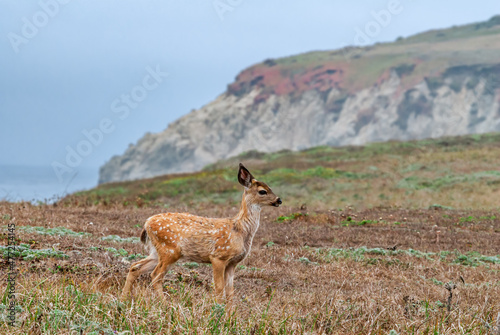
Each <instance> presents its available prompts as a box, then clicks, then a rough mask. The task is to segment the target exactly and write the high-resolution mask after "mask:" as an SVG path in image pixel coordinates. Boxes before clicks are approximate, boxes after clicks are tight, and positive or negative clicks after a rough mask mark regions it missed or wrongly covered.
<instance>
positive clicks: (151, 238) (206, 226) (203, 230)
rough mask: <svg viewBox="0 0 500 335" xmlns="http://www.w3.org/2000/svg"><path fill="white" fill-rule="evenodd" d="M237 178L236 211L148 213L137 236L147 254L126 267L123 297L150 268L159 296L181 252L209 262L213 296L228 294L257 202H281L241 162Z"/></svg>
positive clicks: (254, 222) (253, 227)
mask: <svg viewBox="0 0 500 335" xmlns="http://www.w3.org/2000/svg"><path fill="white" fill-rule="evenodd" d="M238 181H239V183H240V184H241V185H243V186H244V187H245V189H244V191H243V199H242V201H241V207H240V211H239V213H238V214H237V215H236V216H235V217H234V218H225V219H219V218H217V219H216V218H206V217H200V216H195V215H191V214H187V213H164V214H158V215H155V216H152V217H150V218H149V219H147V221H146V223H145V224H144V229H143V230H142V233H141V241H142V243H145V244H146V245H148V246H149V250H150V254H149V256H148V257H147V258H145V259H143V260H141V261H138V262H136V263H134V264H132V266H131V267H130V270H129V273H128V275H127V281H126V283H125V286H124V288H123V292H122V299H125V298H126V297H127V296H128V294H129V293H130V291H131V289H132V284H133V283H134V281H135V280H136V279H137V277H139V276H140V275H141V274H143V273H151V279H152V284H151V285H152V286H153V289H155V290H156V291H157V292H158V293H159V294H160V295H161V296H163V290H162V281H163V277H164V276H165V273H166V272H167V268H168V266H169V265H171V264H173V263H175V262H177V261H178V260H179V259H181V258H183V259H185V260H189V261H193V262H198V263H212V267H213V279H214V284H215V294H216V297H217V300H219V301H220V300H221V299H222V298H223V296H224V291H225V295H226V301H227V302H228V303H230V302H231V301H232V297H233V292H234V289H233V277H234V269H235V267H236V265H237V264H238V263H239V262H241V261H242V260H243V259H245V257H246V256H247V255H248V253H249V252H250V248H251V246H252V240H253V237H254V235H255V233H256V232H257V229H258V228H259V220H260V211H261V208H262V206H275V207H279V205H281V199H280V198H279V197H277V196H276V195H275V194H274V193H273V191H272V190H271V188H269V186H267V185H266V184H265V183H263V182H260V181H257V180H256V179H255V178H254V177H253V176H252V174H251V173H250V171H248V170H247V169H246V168H245V167H244V166H243V164H241V163H240V166H239V171H238Z"/></svg>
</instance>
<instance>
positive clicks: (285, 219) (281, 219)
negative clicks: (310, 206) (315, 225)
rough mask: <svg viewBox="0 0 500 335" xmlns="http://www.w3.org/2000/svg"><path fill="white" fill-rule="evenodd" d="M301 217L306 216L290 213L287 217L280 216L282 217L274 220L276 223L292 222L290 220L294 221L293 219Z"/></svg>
mask: <svg viewBox="0 0 500 335" xmlns="http://www.w3.org/2000/svg"><path fill="white" fill-rule="evenodd" d="M302 216H307V214H305V213H292V214H290V215H288V216H284V215H282V216H279V217H278V218H277V219H276V221H278V222H284V221H292V220H295V219H297V218H300V217H302Z"/></svg>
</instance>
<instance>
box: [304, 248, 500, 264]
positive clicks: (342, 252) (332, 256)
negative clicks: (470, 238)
mask: <svg viewBox="0 0 500 335" xmlns="http://www.w3.org/2000/svg"><path fill="white" fill-rule="evenodd" d="M312 251H313V252H314V253H313V254H314V255H315V256H317V257H319V258H320V259H322V260H323V261H325V262H331V261H333V260H337V259H339V258H344V259H353V260H355V261H358V262H359V261H365V260H366V255H379V256H398V255H403V256H411V257H417V258H425V259H427V260H432V261H443V262H449V263H456V264H460V265H466V266H478V265H486V266H487V265H488V264H500V255H498V256H484V255H481V254H480V253H478V252H476V251H471V252H468V253H466V254H462V253H460V252H458V251H453V252H450V251H441V252H437V253H436V252H422V251H419V250H414V249H407V250H388V249H382V248H367V247H360V248H349V249H342V248H329V249H322V248H318V249H312ZM372 263H375V262H372Z"/></svg>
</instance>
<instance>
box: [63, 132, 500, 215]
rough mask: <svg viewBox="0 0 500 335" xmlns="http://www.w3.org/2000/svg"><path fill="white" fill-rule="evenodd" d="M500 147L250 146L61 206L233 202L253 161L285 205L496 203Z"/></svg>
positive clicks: (442, 142)
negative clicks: (239, 169) (189, 169)
mask: <svg viewBox="0 0 500 335" xmlns="http://www.w3.org/2000/svg"><path fill="white" fill-rule="evenodd" d="M499 144H500V134H497V133H493V134H483V135H470V136H461V137H451V138H441V139H427V140H421V141H410V142H385V143H373V144H369V145H366V146H359V147H357V146H353V147H341V148H334V147H326V146H323V147H316V148H311V149H307V150H304V151H299V152H291V151H281V152H276V153H269V154H264V153H258V152H255V151H252V152H248V153H245V154H242V155H240V156H238V157H235V158H231V159H228V160H225V161H221V162H219V163H217V164H212V165H210V166H207V167H206V168H205V169H204V170H203V171H201V172H197V173H191V174H185V175H166V176H161V177H156V178H152V179H144V180H137V181H130V182H120V183H110V184H104V185H100V186H98V187H97V188H95V189H92V190H89V191H84V192H79V193H76V194H74V195H70V196H68V197H66V198H64V199H62V200H61V201H60V203H61V204H63V205H66V206H93V205H99V206H111V205H114V204H120V205H122V206H124V207H128V206H135V207H143V206H148V207H151V206H156V207H162V208H164V207H172V206H173V207H178V206H185V205H186V204H189V206H190V207H191V208H197V207H198V206H203V205H204V204H206V203H211V204H223V205H228V206H237V205H238V203H239V202H240V201H241V192H242V189H241V187H240V185H239V184H238V183H237V181H236V168H235V167H236V166H237V164H238V162H240V161H242V162H245V161H247V160H250V159H251V161H252V165H251V166H249V167H250V169H251V171H252V172H253V173H254V174H255V176H257V177H258V179H259V180H262V181H264V182H267V183H268V184H269V185H270V186H271V187H272V189H273V190H274V191H275V193H276V194H278V195H279V196H280V197H281V198H282V199H283V201H284V204H285V205H288V206H300V205H302V204H304V203H305V204H307V205H311V206H320V207H321V206H324V207H329V208H342V207H344V206H345V205H354V206H358V207H363V208H366V207H375V206H388V205H391V206H392V205H396V206H404V207H408V208H416V207H418V208H423V207H432V208H442V209H446V208H496V207H497V206H498V203H497V201H496V200H495V199H496V196H495V194H497V192H498V190H500V171H498V157H500V146H499ZM464 167H466V170H464ZM436 204H439V205H436ZM281 220H288V218H285V217H283V219H281ZM365 223H367V222H365Z"/></svg>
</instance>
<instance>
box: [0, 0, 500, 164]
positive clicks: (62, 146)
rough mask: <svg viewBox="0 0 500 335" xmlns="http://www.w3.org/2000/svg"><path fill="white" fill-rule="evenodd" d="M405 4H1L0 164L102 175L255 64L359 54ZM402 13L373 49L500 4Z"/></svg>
mask: <svg viewBox="0 0 500 335" xmlns="http://www.w3.org/2000/svg"><path fill="white" fill-rule="evenodd" d="M394 1H396V2H398V1H397V0H391V1H378V0H377V1H375V0H370V1H368V0H367V1H333V0H330V1H326V0H325V1H322V0H309V1H305V0H304V1H294V0H287V1H284V0H281V1H270V0H267V1H265V0H252V1H250V0H216V1H214V0H190V1H185V0H184V1H180V0H179V1H168V0H156V1H152V0H150V1H148V0H141V1H138V0H135V1H132V0H85V1H84V0H72V1H69V0H42V1H35V0H33V1H28V0H0V36H1V38H0V127H1V128H0V164H9V165H16V164H22V165H40V166H50V165H51V163H52V162H60V163H63V164H64V163H65V161H66V155H67V150H68V148H71V149H70V150H77V149H78V148H77V147H78V145H79V144H80V145H81V147H80V148H79V149H80V150H82V152H85V153H86V156H85V157H83V156H82V160H81V162H76V161H75V162H73V163H74V164H75V165H77V166H82V167H84V166H86V167H96V168H97V167H98V166H100V165H102V164H103V163H104V162H105V161H107V160H108V159H109V158H110V157H111V156H112V155H115V154H121V153H123V152H124V150H125V149H126V148H127V146H128V145H129V143H135V142H136V141H137V140H138V139H139V138H140V137H141V136H142V135H144V133H146V132H148V131H149V132H159V131H161V130H163V129H165V128H166V126H167V125H168V124H169V123H171V122H172V121H174V120H175V119H177V118H179V117H180V116H182V115H184V114H186V113H188V112H189V111H191V110H192V109H194V108H199V107H201V106H203V105H204V104H206V103H208V102H209V101H211V100H212V99H214V98H215V97H216V96H217V95H219V94H220V93H222V92H224V91H225V89H226V85H227V84H229V83H231V82H232V81H233V80H234V78H235V76H236V75H237V74H238V72H240V71H241V70H242V69H244V68H246V67H248V66H250V65H252V64H255V63H257V62H261V61H262V60H264V59H266V58H276V57H282V56H288V55H292V54H297V53H302V52H307V51H311V50H325V49H335V48H340V47H343V46H346V45H353V44H356V41H355V39H354V38H355V35H356V29H357V28H359V29H361V30H364V29H365V25H366V24H367V23H369V22H370V21H373V20H374V17H373V13H372V12H373V11H375V12H380V11H381V10H387V9H388V8H389V6H395V5H397V4H394V3H393V4H390V3H391V2H394ZM399 3H400V4H399V5H398V6H397V8H398V13H397V14H392V15H391V17H390V19H387V20H388V21H387V22H385V23H384V25H385V26H380V27H381V28H380V31H379V32H378V33H376V34H374V36H373V37H372V38H371V40H372V41H373V42H377V41H392V40H394V39H396V38H397V37H398V36H408V35H412V34H415V33H418V32H421V31H424V30H428V29H433V28H441V27H449V26H452V25H459V24H464V23H471V22H476V21H483V20H487V19H489V18H490V17H491V16H493V15H495V14H498V13H500V1H498V0H489V1H488V0H486V1H481V2H477V1H465V0H460V1H453V2H451V1H435V0H433V1H430V0H429V1H427V0H418V1H417V0H400V1H399ZM386 23H387V24H386ZM166 73H168V75H166ZM131 94H132V96H133V97H132V98H128V99H129V100H127V96H129V95H131ZM134 97H135V98H134ZM130 99H131V100H130ZM134 99H135V101H134ZM99 127H101V128H102V130H100V132H102V131H106V132H107V133H103V136H102V137H100V136H99V135H98V134H97V133H96V132H91V130H92V129H94V128H99ZM84 131H89V132H90V134H91V135H92V134H93V136H94V137H91V138H92V139H93V141H94V144H91V147H90V148H89V147H88V146H86V145H82V144H81V143H83V142H82V141H86V135H84V133H83V132H84ZM91 135H89V136H91ZM87 143H90V142H87Z"/></svg>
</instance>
